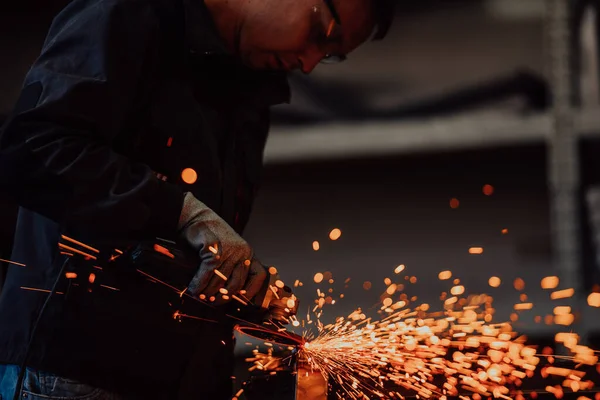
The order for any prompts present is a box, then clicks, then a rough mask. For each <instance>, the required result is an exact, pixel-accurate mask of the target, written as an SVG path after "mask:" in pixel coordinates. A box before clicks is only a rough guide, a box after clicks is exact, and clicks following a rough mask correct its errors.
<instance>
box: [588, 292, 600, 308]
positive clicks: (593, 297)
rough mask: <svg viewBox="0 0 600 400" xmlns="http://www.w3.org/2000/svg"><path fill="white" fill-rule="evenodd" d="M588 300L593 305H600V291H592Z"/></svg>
mask: <svg viewBox="0 0 600 400" xmlns="http://www.w3.org/2000/svg"><path fill="white" fill-rule="evenodd" d="M587 302H588V304H589V305H590V306H592V307H600V293H592V294H590V295H589V296H588V298H587Z"/></svg>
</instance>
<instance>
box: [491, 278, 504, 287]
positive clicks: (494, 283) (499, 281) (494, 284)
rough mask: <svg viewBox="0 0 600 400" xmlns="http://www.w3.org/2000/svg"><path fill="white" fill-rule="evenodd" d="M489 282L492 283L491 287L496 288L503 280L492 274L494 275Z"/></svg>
mask: <svg viewBox="0 0 600 400" xmlns="http://www.w3.org/2000/svg"><path fill="white" fill-rule="evenodd" d="M488 283H489V285H490V286H491V287H494V288H496V287H498V286H500V284H501V283H502V281H501V280H500V278H498V277H497V276H492V277H491V278H490V280H489V281H488Z"/></svg>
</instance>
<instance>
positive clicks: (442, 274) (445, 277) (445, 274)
mask: <svg viewBox="0 0 600 400" xmlns="http://www.w3.org/2000/svg"><path fill="white" fill-rule="evenodd" d="M438 278H439V279H440V280H441V281H446V280H448V279H450V278H452V272H450V271H442V272H440V273H439V274H438Z"/></svg>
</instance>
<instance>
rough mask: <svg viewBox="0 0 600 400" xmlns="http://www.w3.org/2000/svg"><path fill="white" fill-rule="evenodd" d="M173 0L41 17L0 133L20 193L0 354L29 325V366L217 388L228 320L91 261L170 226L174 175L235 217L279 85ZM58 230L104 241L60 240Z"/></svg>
mask: <svg viewBox="0 0 600 400" xmlns="http://www.w3.org/2000/svg"><path fill="white" fill-rule="evenodd" d="M179 1H181V0H75V1H74V2H72V3H71V4H70V5H69V6H68V7H67V8H66V9H65V10H64V11H63V12H62V13H61V14H59V15H58V16H57V17H56V18H55V20H54V21H53V24H52V26H51V28H50V31H49V34H48V37H47V39H46V41H45V43H44V46H43V49H42V53H41V56H40V57H39V58H38V59H37V61H36V62H35V64H34V65H33V67H32V68H31V70H30V71H29V73H28V74H27V77H26V79H25V83H24V86H23V90H22V93H21V96H20V99H19V101H18V104H17V106H16V110H15V112H14V115H13V117H12V118H11V119H10V121H9V122H8V123H7V125H6V126H5V129H4V130H3V132H2V136H1V137H0V185H1V186H0V187H1V188H2V190H3V192H4V195H5V196H12V197H14V198H15V199H16V201H17V202H18V204H19V205H20V206H21V208H20V211H19V217H18V222H17V231H16V235H15V244H14V248H13V254H12V259H13V261H15V262H19V263H23V264H25V265H26V266H24V267H23V266H19V265H11V266H10V267H9V271H8V276H7V280H6V284H5V287H4V290H3V292H2V295H1V297H0V363H11V364H20V363H21V362H22V361H23V359H24V357H25V354H26V351H27V347H28V346H27V343H28V341H29V339H30V338H31V336H32V331H33V329H34V326H35V327H36V329H37V332H36V334H35V336H34V338H33V341H32V344H31V346H30V349H29V350H30V354H29V357H28V362H27V365H28V366H30V367H32V368H37V369H41V370H45V371H49V372H54V373H58V374H60V375H63V376H66V377H70V378H73V379H78V380H81V381H84V382H86V383H90V384H93V385H96V386H100V387H104V388H108V389H112V390H115V391H118V392H123V393H127V394H130V395H132V396H133V397H135V398H161V399H162V398H165V399H166V398H168V399H172V398H176V397H177V396H179V397H180V398H197V399H198V398H199V399H204V398H205V399H211V400H212V399H219V398H228V394H227V395H226V394H223V393H224V392H225V391H227V387H228V384H229V380H230V375H231V371H230V368H231V364H230V362H229V361H228V359H227V357H228V355H231V352H232V331H231V326H228V325H227V324H214V323H212V322H203V321H200V320H193V319H189V318H188V319H185V318H184V319H178V318H173V316H174V315H176V313H177V312H179V313H181V314H184V313H186V312H187V313H189V314H190V315H191V314H193V315H195V316H200V317H203V316H204V315H203V314H202V312H201V311H198V310H197V309H193V310H186V308H185V307H192V306H191V305H186V304H183V303H184V301H183V300H182V299H183V298H181V297H180V296H178V295H176V296H173V291H171V290H165V289H164V286H163V285H161V284H159V283H157V282H156V281H155V280H152V279H147V278H143V279H142V278H140V274H139V273H136V271H135V270H134V269H132V268H128V266H127V264H119V263H118V262H114V263H112V264H111V263H104V262H105V261H106V258H107V257H108V256H107V255H106V254H108V253H111V252H112V250H113V249H114V248H118V249H120V250H124V249H126V248H127V247H128V246H130V245H132V244H133V243H136V242H137V241H140V240H150V239H152V238H155V237H161V238H166V239H176V225H177V223H178V218H179V214H180V211H181V206H182V200H183V194H184V192H187V191H191V192H193V193H194V195H195V196H196V197H197V198H199V199H200V200H201V201H203V202H204V203H205V204H207V205H208V206H209V207H211V208H212V209H213V210H215V211H216V212H217V213H219V214H220V215H221V216H222V217H223V218H224V219H225V220H226V221H227V222H228V223H229V224H231V225H232V226H233V227H234V228H235V229H236V230H237V231H238V232H241V231H242V229H243V227H244V226H245V224H246V222H247V220H248V215H249V212H250V208H251V204H252V200H253V197H254V195H255V191H256V188H257V185H258V182H259V177H260V170H261V164H262V155H263V149H264V145H265V141H266V137H267V131H268V125H269V122H268V114H269V107H270V106H271V105H274V104H277V103H282V102H287V101H288V99H289V88H288V86H287V80H286V76H285V75H283V74H280V73H275V72H267V71H265V72H259V71H252V70H250V69H247V68H246V67H244V66H242V65H241V64H239V63H238V61H237V60H236V59H235V58H234V57H233V56H231V55H229V54H227V51H226V50H225V49H224V47H223V45H222V44H221V42H220V41H219V39H218V36H217V35H216V30H215V27H214V25H213V22H212V20H211V17H210V15H209V12H208V10H207V9H206V7H205V6H204V4H203V3H202V0H183V2H182V3H179ZM186 168H191V169H193V170H194V171H195V172H196V173H197V180H196V181H195V182H194V183H192V184H188V183H185V182H184V181H183V179H182V171H183V170H184V169H186ZM61 235H67V236H68V237H72V238H74V239H77V240H79V241H80V242H83V243H85V244H88V245H90V246H92V247H94V248H96V249H98V250H100V251H101V254H102V256H98V260H97V262H96V261H95V260H88V261H85V262H84V261H81V259H82V257H79V258H77V254H75V256H73V257H69V255H68V254H61V251H60V250H59V248H58V247H57V244H58V242H59V241H60V240H61ZM63 243H65V244H67V245H71V246H74V245H73V243H69V242H65V241H64V240H63ZM74 247H78V246H74ZM79 249H81V247H79ZM63 251H64V252H65V253H69V251H66V250H65V248H63ZM71 253H72V252H71ZM93 254H95V253H93ZM113 255H114V252H113ZM103 257H104V258H103ZM64 260H67V264H66V267H65V271H66V272H71V279H67V278H66V276H61V277H58V274H59V271H60V268H61V266H62V265H63V261H64ZM111 265H112V266H111ZM117 265H118V267H116V266H117ZM73 273H74V274H77V277H76V278H73V276H75V275H73ZM92 274H93V277H95V279H92V278H91V275H92ZM55 284H56V287H55V294H53V295H52V297H51V298H50V300H49V301H48V303H47V307H46V310H45V311H44V313H43V314H42V315H41V317H40V320H39V322H38V323H37V324H36V323H35V321H36V319H37V318H38V316H39V314H40V309H41V308H42V305H43V304H44V300H46V298H47V297H48V293H47V291H51V290H52V288H53V286H54V285H55ZM31 289H36V290H31ZM188 303H189V302H188ZM193 307H195V306H193ZM212 311H214V310H212ZM207 312H208V311H207ZM209 319H210V318H209ZM177 393H178V395H177ZM190 393H193V394H194V395H193V396H190V395H189V394H190Z"/></svg>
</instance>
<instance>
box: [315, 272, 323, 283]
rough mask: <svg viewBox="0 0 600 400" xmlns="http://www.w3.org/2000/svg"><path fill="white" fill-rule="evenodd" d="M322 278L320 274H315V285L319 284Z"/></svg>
mask: <svg viewBox="0 0 600 400" xmlns="http://www.w3.org/2000/svg"><path fill="white" fill-rule="evenodd" d="M323 278H324V277H323V274H322V273H320V272H317V273H316V274H315V277H314V278H313V279H314V281H315V283H321V282H323Z"/></svg>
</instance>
